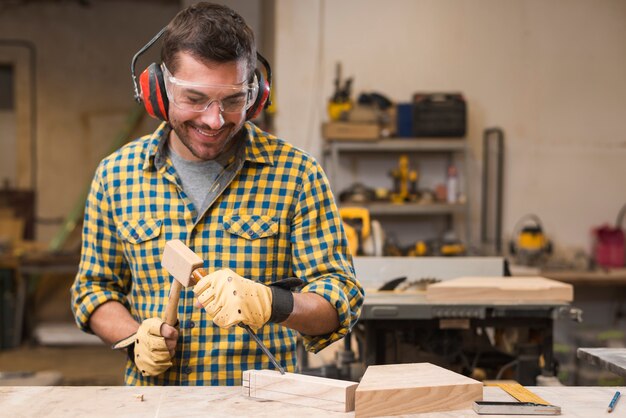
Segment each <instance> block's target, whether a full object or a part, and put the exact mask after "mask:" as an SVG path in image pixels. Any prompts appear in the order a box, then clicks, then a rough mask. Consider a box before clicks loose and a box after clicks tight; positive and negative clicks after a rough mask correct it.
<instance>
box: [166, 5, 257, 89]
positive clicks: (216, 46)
mask: <svg viewBox="0 0 626 418" xmlns="http://www.w3.org/2000/svg"><path fill="white" fill-rule="evenodd" d="M179 52H186V53H189V54H191V55H192V56H193V57H194V58H196V59H198V60H199V61H202V62H219V63H226V62H232V61H238V60H240V59H244V60H245V61H246V66H247V70H248V77H249V78H252V75H253V74H254V69H255V68H256V46H255V43H254V33H253V32H252V29H250V27H249V26H248V25H247V24H246V22H245V21H244V20H243V18H242V17H241V16H240V15H239V14H237V13H236V12H235V11H234V10H232V9H230V8H228V7H226V6H222V5H220V4H212V3H206V2H201V3H196V4H193V5H191V6H189V7H187V8H185V9H183V10H181V11H180V12H178V14H177V15H176V16H175V17H174V19H172V21H171V22H170V23H169V24H168V25H167V28H166V29H165V32H164V33H163V43H162V47H161V60H162V61H163V62H164V63H165V66H166V67H167V68H168V69H169V70H170V71H171V72H172V73H174V72H175V71H176V68H177V65H178V62H177V60H178V53H179Z"/></svg>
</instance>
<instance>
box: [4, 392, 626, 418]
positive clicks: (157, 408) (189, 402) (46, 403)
mask: <svg viewBox="0 0 626 418" xmlns="http://www.w3.org/2000/svg"><path fill="white" fill-rule="evenodd" d="M529 389H530V390H531V391H532V392H534V393H536V394H537V395H539V396H541V397H542V398H544V399H545V400H547V401H549V402H552V403H553V404H555V405H558V406H560V407H561V408H562V412H563V413H562V415H560V416H561V417H563V418H589V417H599V416H605V415H606V408H607V406H608V405H609V402H610V401H611V398H612V396H613V394H614V393H615V390H620V391H626V388H608V387H532V388H529ZM136 395H143V401H141V400H140V399H138V398H137V397H136ZM484 399H485V400H492V401H510V400H512V398H511V397H510V396H509V395H508V394H507V393H506V392H504V391H502V390H501V389H500V388H497V387H485V388H484ZM0 411H2V416H7V417H43V416H45V417H50V416H58V417H81V418H82V417H86V416H89V417H126V416H128V417H131V416H132V417H133V418H139V417H180V416H186V417H189V416H211V417H234V416H246V417H250V416H254V417H255V418H256V417H277V416H282V417H292V416H297V417H312V416H321V417H334V416H337V417H352V416H354V413H353V412H352V413H338V412H329V411H324V410H321V409H316V408H310V407H303V406H296V405H288V404H285V403H280V402H274V401H261V400H255V399H249V398H246V397H244V396H243V395H242V394H241V387H180V386H178V387H127V386H115V387H98V386H89V387H69V386H47V387H46V386H40V387H0ZM613 415H614V416H616V417H617V416H624V415H626V402H618V404H617V407H616V408H615V411H614V413H613ZM405 416H407V415H405ZM412 416H415V417H420V418H469V417H478V416H479V415H477V414H475V413H474V412H473V411H472V410H462V411H450V412H438V413H427V414H418V415H412ZM489 417H493V418H498V417H500V418H508V417H510V415H508V416H500V415H489Z"/></svg>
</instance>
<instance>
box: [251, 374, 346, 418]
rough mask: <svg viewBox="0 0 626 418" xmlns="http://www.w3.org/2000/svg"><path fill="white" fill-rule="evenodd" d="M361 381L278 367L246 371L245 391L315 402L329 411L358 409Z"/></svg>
mask: <svg viewBox="0 0 626 418" xmlns="http://www.w3.org/2000/svg"><path fill="white" fill-rule="evenodd" d="M357 385H358V383H356V382H348V381H345V380H336V379H327V378H324V377H317V376H307V375H303V374H296V373H285V374H284V375H282V374H280V372H278V371H275V370H246V371H244V372H243V382H242V387H243V394H244V395H245V396H249V397H252V398H259V399H268V400H272V401H280V402H285V403H289V404H294V405H304V406H311V407H315V408H320V409H325V410H327V411H336V412H349V411H353V410H354V392H355V390H356V388H357Z"/></svg>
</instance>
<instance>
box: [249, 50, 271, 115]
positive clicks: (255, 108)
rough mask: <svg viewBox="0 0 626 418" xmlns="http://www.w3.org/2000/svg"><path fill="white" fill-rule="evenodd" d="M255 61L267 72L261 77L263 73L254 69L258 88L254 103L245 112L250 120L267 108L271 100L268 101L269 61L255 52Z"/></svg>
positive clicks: (269, 87) (269, 88) (269, 82)
mask: <svg viewBox="0 0 626 418" xmlns="http://www.w3.org/2000/svg"><path fill="white" fill-rule="evenodd" d="M256 58H257V61H259V62H260V63H261V64H263V67H265V72H266V74H267V79H266V78H265V77H263V73H262V72H261V71H259V69H258V68H257V69H256V70H254V75H255V76H256V81H257V83H259V89H258V92H257V95H256V98H255V100H254V103H253V104H252V106H250V108H249V109H248V111H247V112H246V119H247V120H251V119H254V118H256V117H257V116H259V114H260V113H261V111H262V110H263V109H267V108H268V107H269V106H270V105H271V104H272V102H271V101H270V90H271V87H272V68H271V67H270V63H269V62H267V60H266V59H265V57H264V56H263V55H261V54H259V53H258V52H257V54H256Z"/></svg>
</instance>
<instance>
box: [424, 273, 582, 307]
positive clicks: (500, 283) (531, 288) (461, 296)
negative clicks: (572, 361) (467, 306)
mask: <svg viewBox="0 0 626 418" xmlns="http://www.w3.org/2000/svg"><path fill="white" fill-rule="evenodd" d="M426 299H427V300H431V301H438V302H444V301H490V302H526V301H530V302H537V301H564V302H571V301H572V300H574V288H573V286H572V285H571V284H567V283H561V282H559V281H556V280H551V279H546V278H543V277H460V278H458V279H452V280H446V281H443V282H441V283H435V284H431V285H429V286H428V288H427V289H426Z"/></svg>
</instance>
